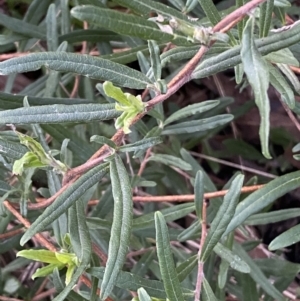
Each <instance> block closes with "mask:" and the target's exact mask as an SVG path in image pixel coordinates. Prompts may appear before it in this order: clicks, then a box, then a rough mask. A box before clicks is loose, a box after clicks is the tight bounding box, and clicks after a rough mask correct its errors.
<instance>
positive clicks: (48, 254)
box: [17, 250, 61, 264]
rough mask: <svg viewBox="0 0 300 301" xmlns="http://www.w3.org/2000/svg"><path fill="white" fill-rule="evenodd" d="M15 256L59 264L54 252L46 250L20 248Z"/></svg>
mask: <svg viewBox="0 0 300 301" xmlns="http://www.w3.org/2000/svg"><path fill="white" fill-rule="evenodd" d="M17 256H21V257H24V258H27V259H31V260H35V261H40V262H45V263H54V264H61V261H59V260H58V259H57V257H56V256H55V252H52V251H48V250H22V251H19V252H18V253H17Z"/></svg>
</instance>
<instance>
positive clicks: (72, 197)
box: [20, 163, 108, 245]
mask: <svg viewBox="0 0 300 301" xmlns="http://www.w3.org/2000/svg"><path fill="white" fill-rule="evenodd" d="M107 171H108V164H107V163H105V164H101V165H99V166H97V167H95V168H93V169H91V170H90V171H88V172H87V173H86V174H85V175H83V176H82V177H80V178H79V179H78V180H77V181H76V182H74V183H73V184H72V185H70V186H69V187H68V188H67V189H66V190H65V191H64V192H62V194H61V195H60V196H59V197H58V198H57V199H56V200H55V202H54V203H52V204H51V205H50V206H49V207H47V208H46V209H45V211H44V212H43V213H42V214H41V215H40V216H39V217H38V218H37V219H36V220H35V221H34V222H33V223H32V225H31V226H30V228H29V229H28V230H27V231H26V232H25V234H24V235H23V237H22V238H21V241H20V244H21V245H24V244H25V243H26V242H27V241H28V240H29V239H30V238H31V237H32V236H33V235H35V234H36V233H38V232H40V231H43V230H44V229H45V228H46V227H47V226H48V225H49V224H51V223H52V222H53V221H54V220H56V219H57V218H58V217H59V216H60V215H61V214H63V213H64V212H66V210H67V209H68V208H70V207H71V206H72V204H74V203H75V202H76V201H77V200H78V199H79V198H80V197H81V196H82V195H83V194H84V193H85V192H86V190H87V189H89V188H91V187H92V186H94V185H95V184H97V183H98V182H99V181H100V180H101V179H102V178H103V177H104V175H105V174H106V173H107Z"/></svg>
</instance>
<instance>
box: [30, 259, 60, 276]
mask: <svg viewBox="0 0 300 301" xmlns="http://www.w3.org/2000/svg"><path fill="white" fill-rule="evenodd" d="M64 267H65V264H63V263H60V264H59V263H51V264H48V265H46V266H44V267H42V268H39V269H37V270H36V271H35V272H34V274H33V275H32V276H31V279H32V280H34V279H35V278H38V277H46V276H48V275H50V274H51V273H53V270H54V269H56V268H57V269H59V270H61V269H62V268H64Z"/></svg>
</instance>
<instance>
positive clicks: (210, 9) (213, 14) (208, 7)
mask: <svg viewBox="0 0 300 301" xmlns="http://www.w3.org/2000/svg"><path fill="white" fill-rule="evenodd" d="M198 1H199V3H200V5H201V7H202V9H203V11H204V12H205V14H206V16H207V17H208V19H209V21H210V22H211V24H212V25H216V24H217V23H219V22H220V21H221V16H220V14H219V12H218V10H217V8H216V7H215V5H214V3H213V1H212V0H198Z"/></svg>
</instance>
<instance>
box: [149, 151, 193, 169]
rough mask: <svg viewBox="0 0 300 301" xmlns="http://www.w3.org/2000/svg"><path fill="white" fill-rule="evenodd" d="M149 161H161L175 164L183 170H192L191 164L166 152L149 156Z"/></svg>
mask: <svg viewBox="0 0 300 301" xmlns="http://www.w3.org/2000/svg"><path fill="white" fill-rule="evenodd" d="M149 161H154V162H159V163H162V164H165V165H167V166H174V167H177V168H179V169H181V170H191V169H192V167H191V165H190V164H188V163H186V162H185V161H183V160H182V159H180V158H178V157H175V156H171V155H164V154H155V155H153V156H151V157H150V158H149Z"/></svg>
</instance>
